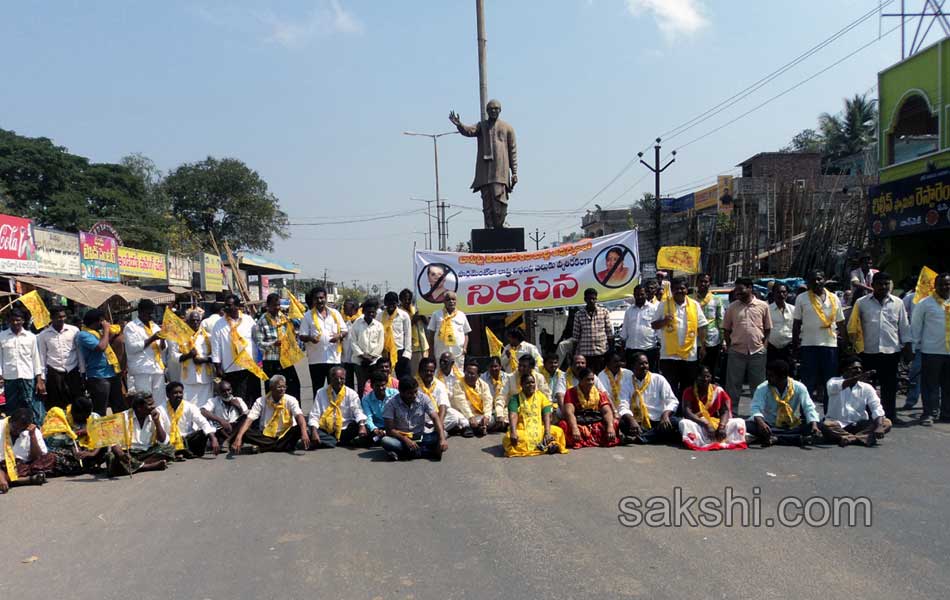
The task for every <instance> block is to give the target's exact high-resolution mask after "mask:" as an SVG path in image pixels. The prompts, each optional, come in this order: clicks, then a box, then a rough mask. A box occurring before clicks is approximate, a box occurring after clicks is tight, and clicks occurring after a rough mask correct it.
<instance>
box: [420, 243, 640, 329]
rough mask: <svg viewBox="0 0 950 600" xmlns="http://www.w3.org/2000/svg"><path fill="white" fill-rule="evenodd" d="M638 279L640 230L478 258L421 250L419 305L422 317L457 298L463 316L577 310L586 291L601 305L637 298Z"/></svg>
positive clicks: (469, 255) (476, 256)
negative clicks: (452, 294) (452, 296)
mask: <svg viewBox="0 0 950 600" xmlns="http://www.w3.org/2000/svg"><path fill="white" fill-rule="evenodd" d="M639 275H640V255H639V251H638V248H637V232H636V230H630V231H624V232H621V233H615V234H613V235H608V236H604V237H599V238H595V239H591V240H581V241H579V242H574V243H571V244H564V245H562V246H558V247H556V248H548V249H545V250H538V251H535V252H515V253H500V254H475V253H457V252H434V251H431V250H417V251H416V253H415V259H414V261H413V281H414V282H415V288H416V302H417V306H418V308H419V311H420V312H421V313H422V314H431V313H432V312H434V311H435V310H436V309H438V308H441V304H442V301H443V299H444V297H445V293H446V292H456V294H458V308H459V309H461V310H462V311H463V312H465V313H469V314H478V313H495V312H511V311H518V310H530V309H538V308H554V307H558V306H578V305H581V304H583V303H584V290H585V289H587V288H593V289H595V290H597V298H598V300H599V301H601V302H603V301H606V300H616V299H620V298H625V297H627V296H629V295H631V294H632V293H633V286H634V285H635V283H636V281H637V280H638V278H639Z"/></svg>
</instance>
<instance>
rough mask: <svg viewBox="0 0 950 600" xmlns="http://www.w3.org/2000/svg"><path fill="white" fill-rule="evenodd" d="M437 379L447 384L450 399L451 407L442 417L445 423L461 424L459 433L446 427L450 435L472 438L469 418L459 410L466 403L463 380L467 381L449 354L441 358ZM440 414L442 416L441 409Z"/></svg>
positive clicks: (444, 353) (436, 373) (452, 428)
mask: <svg viewBox="0 0 950 600" xmlns="http://www.w3.org/2000/svg"><path fill="white" fill-rule="evenodd" d="M435 377H436V379H438V380H439V381H441V382H442V383H443V384H445V391H446V392H447V394H448V398H449V407H448V408H447V409H445V414H444V415H443V417H442V420H443V422H444V421H445V420H446V419H449V421H450V422H451V423H453V424H454V423H461V425H460V426H459V429H458V430H457V431H456V430H455V429H456V428H455V427H448V426H446V429H447V430H448V431H450V432H451V433H449V435H453V434H455V433H458V434H461V436H462V437H472V436H473V435H475V433H474V432H473V431H472V428H471V427H469V424H468V420H467V419H468V417H466V416H465V412H464V411H462V410H461V409H459V406H461V405H462V403H463V402H464V396H465V390H463V389H462V380H463V379H465V375H464V374H463V373H462V370H461V369H460V368H459V367H458V366H457V365H456V364H455V360H454V358H453V357H452V355H451V354H449V353H448V352H443V353H442V355H441V356H440V357H439V369H438V370H437V371H436V372H435ZM450 413H451V414H450ZM439 414H442V409H441V408H440V409H439Z"/></svg>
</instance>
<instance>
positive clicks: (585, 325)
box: [506, 288, 614, 402]
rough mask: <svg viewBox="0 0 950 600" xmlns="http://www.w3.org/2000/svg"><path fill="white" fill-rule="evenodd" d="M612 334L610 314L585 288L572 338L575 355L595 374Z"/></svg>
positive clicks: (601, 363)
mask: <svg viewBox="0 0 950 600" xmlns="http://www.w3.org/2000/svg"><path fill="white" fill-rule="evenodd" d="M613 334H614V328H613V326H612V325H611V324H610V313H609V312H608V311H607V309H606V308H604V307H603V306H601V305H600V304H597V290H595V289H594V288H587V289H586V290H584V308H583V309H581V310H578V311H577V314H575V315H574V335H573V337H574V342H575V344H576V346H575V353H576V354H583V355H584V357H585V358H586V359H587V368H588V369H590V370H591V371H593V372H594V373H595V374H596V373H600V372H601V371H602V370H603V368H604V354H606V353H607V350H608V346H609V345H610V344H609V340H610V339H611V338H612V337H613ZM506 402H507V398H506Z"/></svg>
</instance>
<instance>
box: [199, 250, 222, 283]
mask: <svg viewBox="0 0 950 600" xmlns="http://www.w3.org/2000/svg"><path fill="white" fill-rule="evenodd" d="M201 289H202V290H204V291H206V292H220V291H221V290H223V289H224V275H223V274H222V271H221V257H219V256H216V255H214V254H208V253H207V252H204V253H202V254H201Z"/></svg>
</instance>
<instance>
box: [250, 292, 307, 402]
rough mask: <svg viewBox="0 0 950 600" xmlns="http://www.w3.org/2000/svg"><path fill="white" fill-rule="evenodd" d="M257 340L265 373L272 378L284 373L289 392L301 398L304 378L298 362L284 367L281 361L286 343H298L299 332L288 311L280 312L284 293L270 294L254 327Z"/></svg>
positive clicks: (266, 384)
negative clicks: (298, 371) (296, 364)
mask: <svg viewBox="0 0 950 600" xmlns="http://www.w3.org/2000/svg"><path fill="white" fill-rule="evenodd" d="M254 343H255V344H257V347H258V348H260V350H261V355H262V356H263V358H264V360H263V361H262V363H263V367H264V374H265V375H267V378H268V380H269V379H270V378H271V377H273V376H274V375H283V376H284V378H285V379H286V380H287V393H288V394H290V395H291V396H293V397H294V398H300V378H299V377H298V376H297V368H296V367H295V366H294V365H290V366H288V367H283V366H282V365H281V363H280V352H281V348H282V346H281V345H282V344H285V343H286V344H296V343H297V335H296V333H295V332H294V325H293V323H291V322H290V319H288V318H287V316H286V315H284V313H282V312H280V295H279V294H268V295H267V300H266V301H265V304H264V314H263V315H261V316H260V318H258V319H257V327H256V328H255V329H254ZM264 391H265V392H267V391H270V381H265V382H264Z"/></svg>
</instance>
